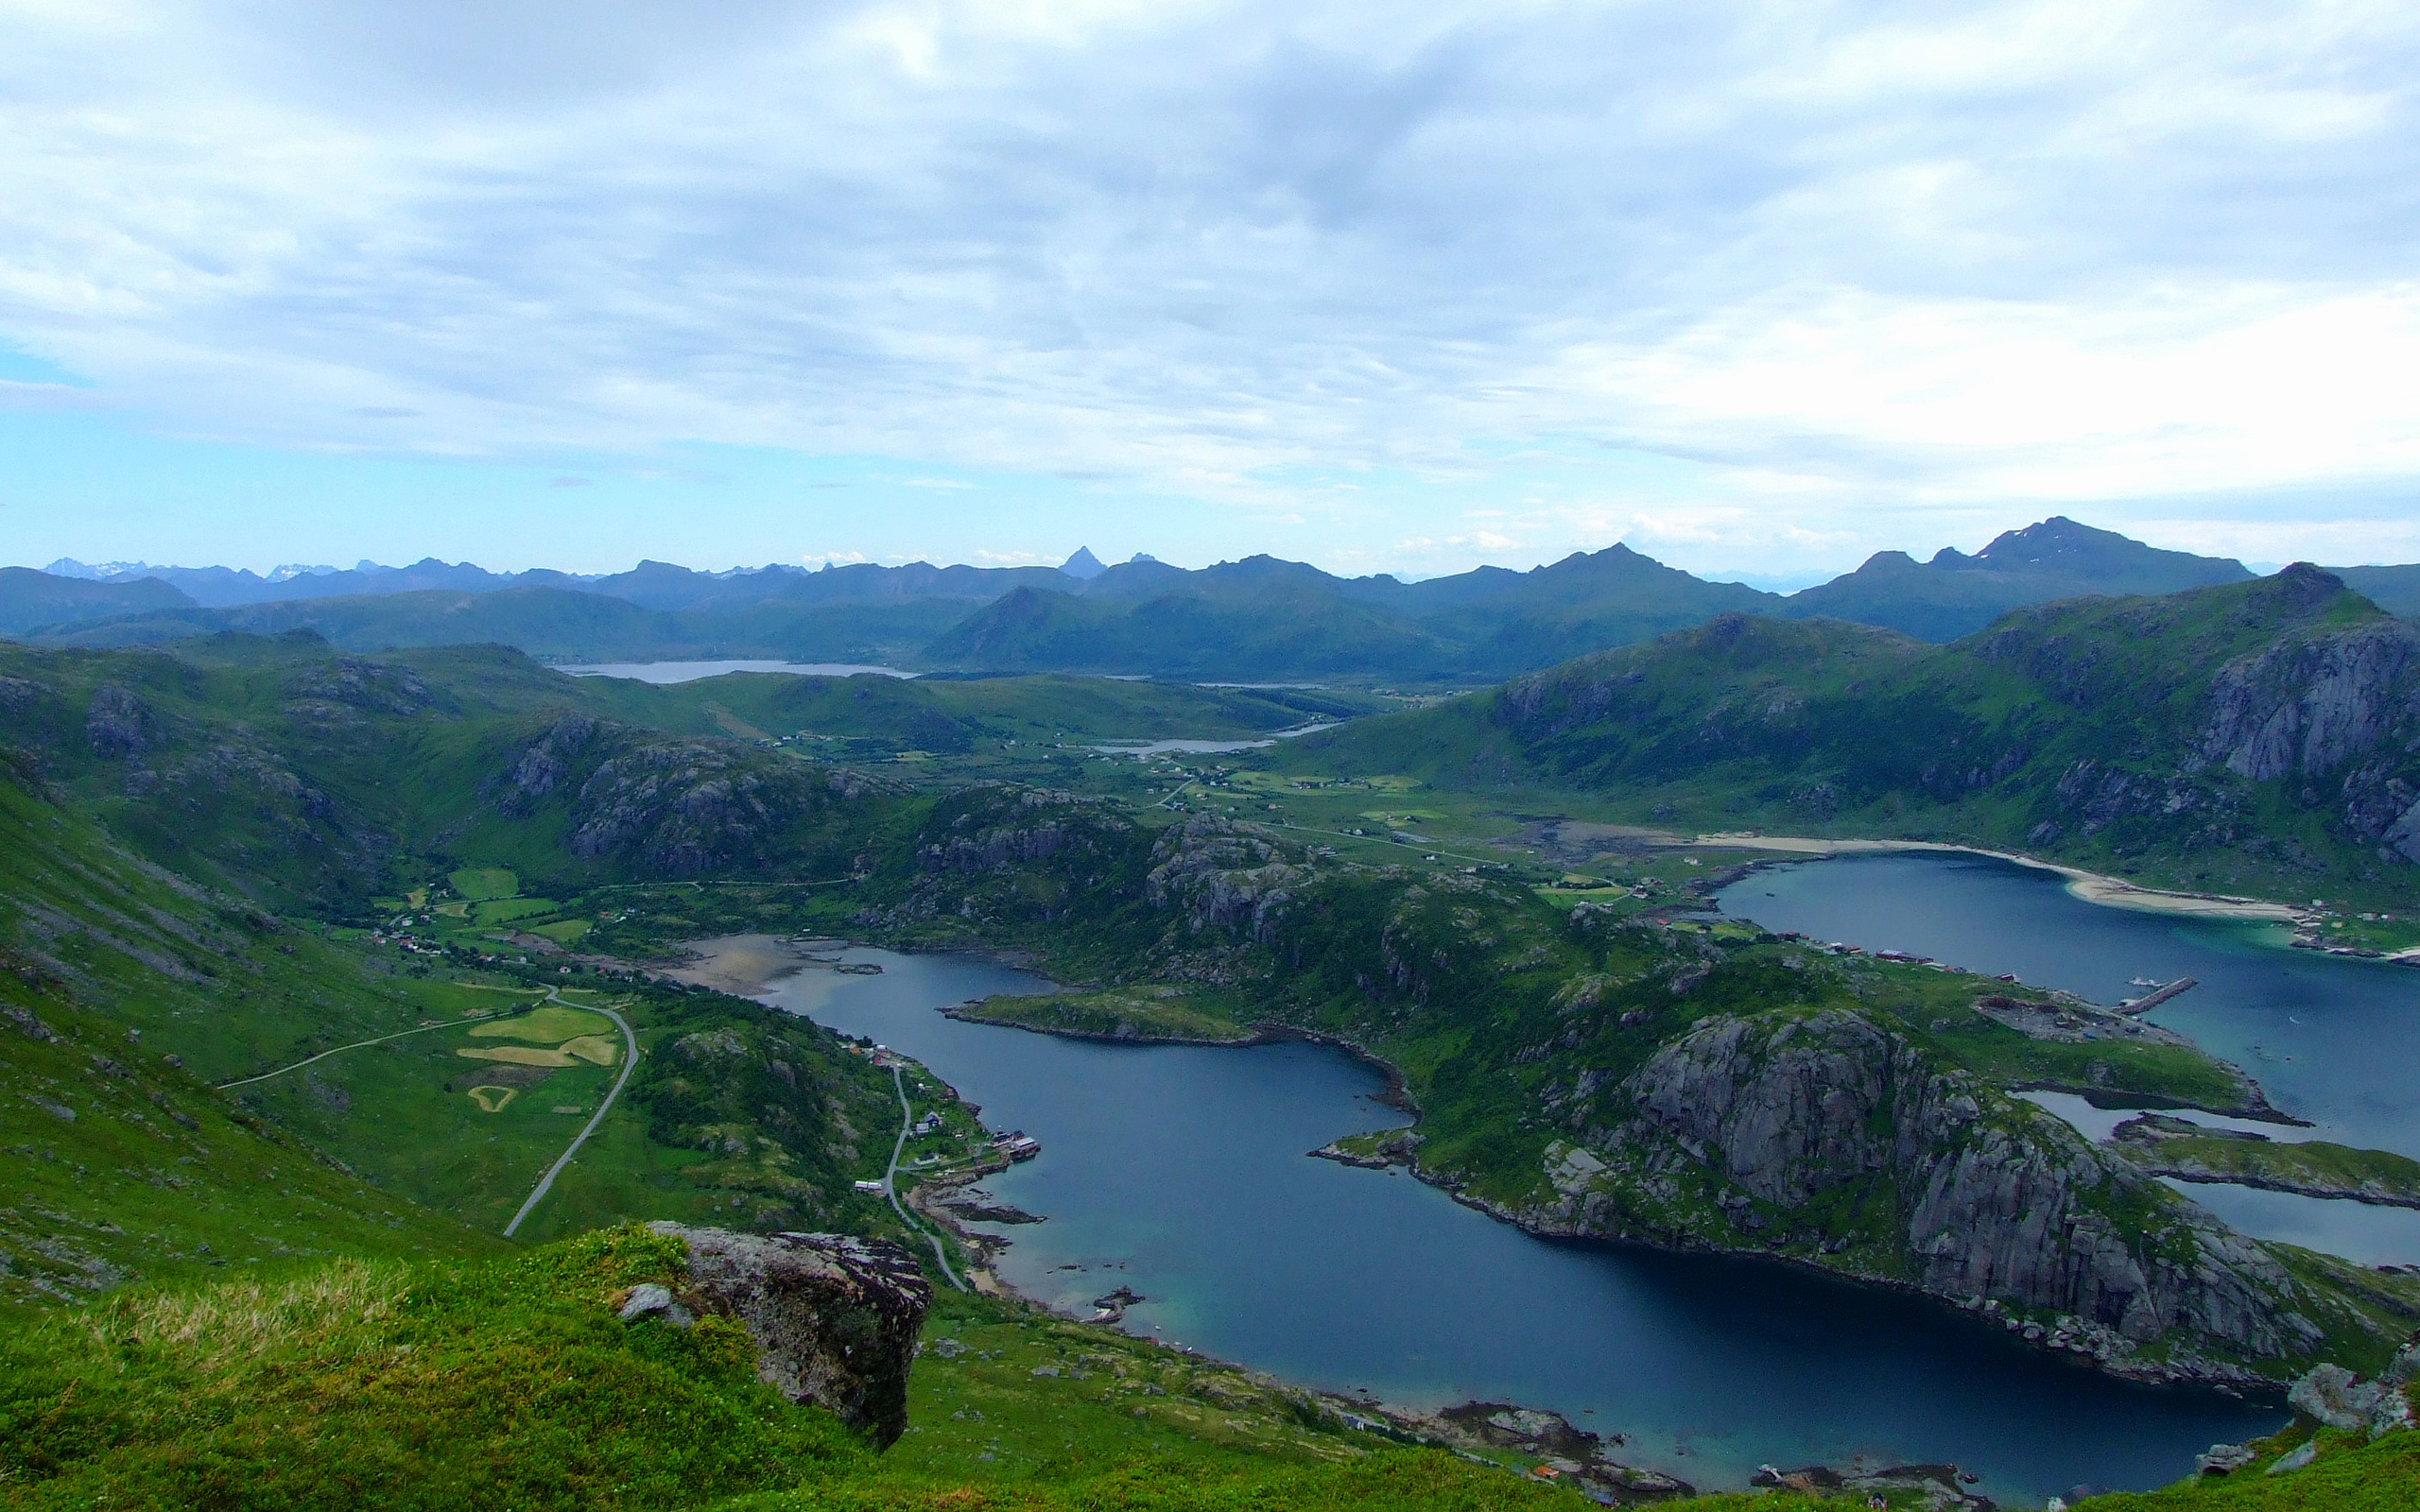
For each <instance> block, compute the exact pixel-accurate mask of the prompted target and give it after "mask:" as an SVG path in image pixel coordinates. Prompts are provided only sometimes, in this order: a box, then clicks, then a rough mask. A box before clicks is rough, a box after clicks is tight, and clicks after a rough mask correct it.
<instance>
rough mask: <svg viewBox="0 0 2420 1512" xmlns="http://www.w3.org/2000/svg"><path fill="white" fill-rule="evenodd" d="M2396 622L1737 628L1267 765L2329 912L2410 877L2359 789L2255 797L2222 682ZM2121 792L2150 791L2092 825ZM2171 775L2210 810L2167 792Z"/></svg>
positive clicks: (2207, 616)
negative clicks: (2011, 857) (2075, 868)
mask: <svg viewBox="0 0 2420 1512" xmlns="http://www.w3.org/2000/svg"><path fill="white" fill-rule="evenodd" d="M2384 621H2385V616H2384V615H2383V614H2382V613H2381V612H2380V611H2379V610H2377V608H2376V607H2375V606H2373V605H2371V604H2370V603H2369V602H2368V601H2367V600H2365V599H2363V598H2361V597H2360V596H2359V594H2356V593H2349V592H2342V591H2322V588H2321V587H2320V586H2319V585H2310V584H2307V583H2301V582H2292V581H2287V580H2285V579H2280V578H2264V579H2260V580H2258V581H2256V582H2252V583H2247V584H2242V585H2238V586H2234V587H2226V588H2217V589H2206V590H2201V591H2197V592H2194V593H2181V594H2176V595H2172V596H2169V597H2167V598H2159V599H2087V600H2081V601H2077V602H2072V603H2066V604H2054V605H2046V606H2042V607H2040V608H2037V609H2031V610H2020V611H2018V612H2016V613H2014V614H2011V615H2009V616H2006V617H2005V618H2003V619H2002V620H2000V621H1998V622H1997V623H1996V624H1995V625H1994V626H1993V627H1991V628H1989V629H1987V630H1985V631H1982V632H1979V633H1978V634H1976V635H1974V636H1971V637H1969V638H1967V639H1966V640H1963V641H1961V642H1959V643H1957V644H1953V645H1949V646H1943V647H1932V646H1926V645H1923V644H1918V643H1916V642H1913V641H1910V640H1908V639H1906V638H1904V637H1900V636H1896V635H1893V634H1891V633H1890V632H1887V631H1879V630H1872V629H1866V628H1863V627H1855V626H1849V625H1845V624H1840V623H1835V622H1827V621H1821V620H1817V621H1807V622H1803V623H1783V622H1773V621H1756V620H1737V619H1725V620H1721V621H1717V622H1715V623H1714V624H1712V625H1709V626H1707V627H1702V628H1700V629H1698V630H1692V631H1687V632H1684V633H1682V634H1679V635H1676V636H1672V637H1668V638H1667V639H1665V640H1664V641H1661V642H1658V643H1655V644H1652V645H1648V646H1638V647H1633V648H1629V649H1627V650H1623V651H1616V652H1611V653H1606V654H1604V655H1602V656H1599V657H1594V658H1587V659H1583V660H1582V661H1580V662H1572V663H1569V664H1567V665H1565V666H1563V667H1559V668H1555V669H1553V670H1551V671H1548V672H1546V673H1541V674H1538V675H1536V676H1535V677H1532V678H1530V679H1522V680H1521V681H1519V682H1516V683H1514V684H1512V685H1510V686H1508V688H1506V689H1504V690H1501V691H1498V692H1494V693H1486V694H1477V695H1471V696H1466V697H1463V698H1461V699H1457V700H1454V701H1453V702H1451V703H1449V704H1446V705H1443V706H1442V707H1440V708H1437V709H1434V710H1427V711H1419V712H1413V713H1400V714H1395V715H1392V716H1389V717H1386V718H1381V719H1371V720H1364V721H1360V722H1357V723H1356V724H1355V725H1353V726H1351V727H1350V728H1348V729H1346V730H1341V731H1339V732H1337V733H1335V734H1333V735H1323V736H1313V737H1308V738H1306V739H1305V740H1303V741H1300V742H1295V743H1291V744H1289V745H1288V746H1287V747H1283V748H1281V749H1280V750H1278V751H1276V752H1274V753H1271V755H1270V756H1269V757H1267V758H1266V760H1268V761H1269V762H1270V763H1271V764H1272V765H1277V766H1279V767H1280V768H1282V769H1285V770H1289V771H1299V772H1315V771H1316V772H1334V773H1342V774H1345V775H1348V776H1350V775H1365V776H1366V775H1370V774H1378V773H1397V774H1404V775H1408V776H1410V777H1414V778H1418V779H1421V780H1423V781H1426V782H1431V783H1435V784H1439V785H1442V786H1444V787H1447V788H1452V789H1459V790H1463V791H1467V792H1473V793H1488V794H1491V795H1492V796H1493V797H1494V798H1495V799H1496V800H1497V801H1499V802H1501V801H1506V800H1511V801H1515V802H1518V803H1520V804H1521V805H1523V806H1524V807H1530V808H1546V809H1552V808H1555V807H1558V806H1571V805H1573V804H1574V803H1575V802H1576V804H1577V805H1578V806H1577V807H1573V808H1572V811H1573V812H1585V813H1588V814H1589V815H1590V816H1592V817H1602V818H1610V819H1616V820H1619V821H1622V822H1628V823H1634V824H1642V825H1650V826H1654V827H1658V828H1664V829H1679V830H1684V831H1703V832H1714V831H1728V830H1763V831H1765V832H1768V833H1781V834H1810V835H1826V836H1840V837H1850V836H1887V837H1899V838H1910V839H1930V840H1943V841H1950V842H1955V843H1962V844H1970V845H1980V846H1986V847H1991V848H1996V849H2005V850H2028V851H2034V852H2036V853H2041V854H2046V855H2049V856H2052V857H2055V858H2058V859H2061V860H2066V861H2071V862H2074V863H2076V864H2078V865H2082V866H2085V867H2087V868H2094V869H2099V870H2107V871H2115V872H2118V873H2119V874H2123V875H2132V876H2138V877H2141V878H2143V879H2144V880H2147V881H2153V882H2158V883H2163V884H2168V885H2187V886H2192V887H2200V888H2207V889H2212V890H2219V891H2226V892H2238V893H2257V894H2263V895H2268V896H2279V897H2288V898H2296V899H2307V898H2308V897H2309V895H2310V893H2311V892H2312V890H2313V883H2314V881H2315V880H2317V879H2319V878H2325V879H2326V885H2327V886H2329V887H2330V888H2334V889H2341V890H2342V893H2343V894H2344V896H2345V897H2346V898H2347V899H2359V900H2365V901H2363V902H2359V903H2358V904H2357V906H2360V907H2370V906H2373V903H2372V902H2369V901H2367V900H2375V902H2376V904H2377V905H2378V906H2385V907H2388V908H2394V907H2396V906H2397V905H2399V904H2405V903H2407V902H2408V900H2409V896H2410V883H2409V878H2408V876H2407V875H2404V874H2402V873H2401V872H2400V871H2399V870H2392V869H2389V870H2382V869H2381V865H2380V862H2379V859H2378V857H2377V854H2376V849H2377V847H2376V842H2375V841H2370V840H2363V839H2361V838H2360V837H2359V836H2356V835H2352V834H2350V833H2347V832H2344V831H2343V830H2342V824H2341V821H2340V819H2339V817H2338V816H2337V814H2336V810H2337V809H2338V808H2341V807H2342V804H2341V803H2340V802H2339V801H2338V799H2337V797H2336V788H2337V787H2338V786H2340V785H2341V782H2339V781H2338V780H2337V778H2336V777H2334V776H2331V777H2329V778H2328V779H2326V780H2325V781H2323V782H2319V783H2317V784H2316V785H2315V786H2314V787H2313V788H2312V792H2311V794H2310V796H2308V797H2305V796H2304V794H2303V788H2304V786H2305V785H2306V784H2305V781H2304V780H2303V779H2301V778H2292V779H2288V780H2282V781H2278V782H2265V783H2252V782H2245V781H2242V780H2240V779H2238V778H2235V777H2234V776H2233V775H2232V774H2230V773H2228V772H2226V771H2225V770H2224V769H2223V768H2215V767H2211V766H2209V765H2208V764H2207V763H2206V761H2204V760H2202V759H2200V758H2199V757H2198V756H2197V753H2196V752H2195V751H2194V750H2193V748H2192V747H2193V745H2194V743H2195V742H2196V741H2197V740H2198V739H2199V738H2200V731H2201V728H2202V725H2203V723H2204V717H2205V716H2204V708H2205V699H2206V696H2207V690H2208V686H2209V679H2210V677H2211V675H2212V674H2214V673H2215V672H2216V671H2217V670H2218V669H2219V668H2220V667H2221V666H2222V665H2224V664H2225V663H2227V662H2230V661H2232V660H2234V659H2236V658H2238V657H2241V656H2244V655H2246V654H2248V653H2251V652H2254V651H2256V650H2260V649H2262V648H2264V647H2267V646H2270V645H2272V644H2298V643H2299V642H2301V641H2304V640H2308V639H2309V638H2312V637H2318V636H2325V635H2327V634H2329V633H2333V632H2338V631H2342V630H2345V629H2348V628H2358V627H2364V626H2369V625H2373V624H2378V623H2383V622H2384ZM2085 764H2089V765H2085ZM2079 771H2082V772H2083V773H2084V778H2081V779H2080V778H2077V777H2076V776H2075V775H2074V774H2076V773H2077V772H2079ZM2120 778H2122V779H2124V780H2125V781H2126V782H2130V783H2132V784H2133V791H2132V794H2131V796H2128V797H2126V798H2124V799H2123V800H2122V801H2118V800H2113V801H2112V803H2111V805H2110V812H2109V813H2107V814H2105V815H2102V816H2099V817H2094V816H2090V815H2089V814H2088V813H2087V805H2088V803H2089V802H2090V801H2091V800H2092V799H2094V797H2095V796H2096V795H2100V794H2105V792H2106V790H2107V784H2108V783H2109V782H2111V781H2113V780H2114V779H2120ZM2086 779H2088V780H2086ZM2063 782H2065V783H2066V789H2063V786H2062V784H2063ZM2079 782H2081V784H2082V785H2081V786H2078V785H2077V784H2078V783H2079ZM2173 783H2182V784H2183V785H2184V787H2186V788H2190V789H2191V790H2192V794H2191V797H2190V801H2188V802H2184V803H2171V802H2169V800H2168V799H2169V790H2170V787H2171V785H2172V784H2173ZM2146 795H2156V797H2146Z"/></svg>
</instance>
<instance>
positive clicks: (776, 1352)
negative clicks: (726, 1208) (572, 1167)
mask: <svg viewBox="0 0 2420 1512" xmlns="http://www.w3.org/2000/svg"><path fill="white" fill-rule="evenodd" d="M648 1227H649V1228H651V1229H654V1230H655V1231H656V1232H657V1233H660V1234H666V1235H670V1236H671V1237H673V1238H676V1239H679V1240H681V1241H682V1242H683V1243H684V1244H686V1245H687V1246H689V1284H688V1286H687V1287H686V1288H685V1289H684V1292H683V1296H682V1297H681V1298H680V1301H681V1302H683V1303H687V1304H688V1305H690V1306H692V1307H695V1308H696V1309H697V1310H699V1311H700V1312H704V1313H713V1314H725V1315H728V1316H731V1317H735V1318H737V1319H738V1320H739V1321H740V1322H741V1323H743V1324H745V1325H746V1326H747V1329H748V1332H749V1333H750V1335H751V1336H752V1337H753V1338H754V1339H755V1341H756V1351H757V1354H756V1373H757V1375H758V1376H759V1377H761V1378H762V1379H763V1380H765V1381H766V1382H767V1383H769V1384H771V1385H772V1386H774V1387H776V1388H777V1389H779V1390H780V1391H781V1393H782V1395H784V1396H786V1397H787V1398H789V1399H790V1400H792V1401H811V1402H814V1403H816V1404H817V1405H818V1406H821V1407H826V1408H829V1409H830V1410H831V1411H832V1412H833V1413H834V1414H836V1415H837V1416H838V1417H839V1418H840V1420H841V1421H843V1422H845V1423H847V1424H849V1425H850V1426H851V1427H853V1428H856V1429H858V1430H860V1431H862V1432H864V1433H865V1434H867V1435H870V1436H871V1437H872V1438H873V1440H874V1442H875V1443H877V1444H880V1445H884V1446H888V1445H889V1444H890V1442H891V1441H892V1440H894V1439H896V1438H897V1437H898V1436H899V1435H900V1434H901V1433H903V1432H905V1431H906V1429H907V1426H908V1366H909V1365H910V1364H911V1363H912V1362H913V1361H914V1359H915V1355H916V1335H917V1332H918V1331H920V1330H921V1329H922V1328H923V1327H924V1322H925V1305H926V1304H927V1303H929V1302H930V1301H931V1300H932V1288H931V1286H930V1285H929V1284H927V1283H926V1281H925V1278H924V1275H923V1273H922V1272H920V1271H919V1270H918V1269H917V1267H916V1262H915V1260H914V1258H913V1257H912V1256H910V1255H909V1254H908V1252H907V1251H906V1250H904V1249H902V1248H900V1247H899V1246H897V1245H893V1244H890V1243H888V1242H886V1241H883V1240H872V1239H857V1238H853V1237H851V1236H849V1235H845V1234H799V1233H782V1234H771V1235H759V1234H741V1233H733V1232H730V1231H729V1230H726V1229H690V1228H686V1227H684V1226H683V1225H681V1224H676V1223H658V1224H650V1225H649V1226H648ZM636 1297H637V1293H636V1292H635V1291H633V1293H632V1298H633V1300H635V1299H636ZM672 1301H673V1299H672V1298H670V1297H667V1298H666V1302H667V1303H671V1302H672Z"/></svg>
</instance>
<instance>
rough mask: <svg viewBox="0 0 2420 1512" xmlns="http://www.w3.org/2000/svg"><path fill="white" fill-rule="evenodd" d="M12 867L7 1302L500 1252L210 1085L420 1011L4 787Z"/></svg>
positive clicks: (1, 976) (2, 1142) (5, 987)
mask: <svg viewBox="0 0 2420 1512" xmlns="http://www.w3.org/2000/svg"><path fill="white" fill-rule="evenodd" d="M0 852H5V853H6V854H7V855H8V856H9V870H10V883H11V885H10V888H9V892H8V894H7V896H5V897H0V956H5V958H6V964H7V966H8V968H9V969H8V970H7V971H5V972H0V1011H5V1014H6V1017H5V1018H0V1065H5V1067H6V1069H7V1072H8V1074H9V1084H10V1086H11V1087H12V1089H13V1091H12V1093H11V1095H9V1096H7V1097H5V1098H0V1149H4V1150H5V1151H6V1153H7V1158H6V1159H5V1160H0V1250H6V1251H7V1252H8V1253H9V1260H8V1261H7V1263H5V1264H0V1299H5V1300H6V1301H7V1302H8V1303H9V1304H10V1305H12V1306H24V1305H28V1304H46V1303H50V1302H55V1301H56V1300H58V1299H59V1298H60V1297H63V1296H80V1295H87V1294H89V1293H90V1292H91V1291H92V1290H94V1289H95V1288H96V1287H97V1286H99V1285H104V1284H119V1283H123V1282H125V1281H129V1280H138V1279H143V1280H154V1279H170V1278H179V1277H185V1278H191V1277H197V1276H204V1275H209V1274H212V1273H213V1272H215V1271H216V1270H218V1269H220V1268H221V1267H225V1266H231V1265H232V1266H249V1265H255V1264H275V1263H280V1262H282V1260H283V1259H284V1258H285V1257H289V1256H300V1255H313V1254H332V1253H333V1254H356V1255H408V1254H441V1253H452V1252H459V1251H464V1250H470V1251H476V1250H478V1249H480V1248H482V1247H492V1246H493V1241H492V1240H490V1239H488V1238H486V1237H485V1236H483V1235H481V1234H479V1233H478V1232H476V1231H475V1230H474V1229H468V1228H465V1227H463V1226H461V1225H459V1224H458V1223H456V1222H454V1221H452V1220H449V1219H447V1218H445V1217H443V1216H441V1215H440V1214H438V1213H434V1212H430V1211H424V1210H421V1209H418V1208H415V1207H414V1206H413V1205H412V1204H411V1203H410V1202H409V1201H407V1200H406V1199H404V1198H402V1197H400V1196H398V1195H396V1194H389V1193H385V1192H380V1191H377V1190H374V1189H372V1188H368V1187H365V1186H363V1185H362V1184H361V1183H360V1182H358V1181H357V1180H354V1179H353V1178H352V1177H349V1176H347V1175H346V1174H345V1173H343V1172H342V1171H340V1170H338V1169H337V1168H336V1167H334V1166H332V1165H331V1164H329V1163H328V1162H327V1160H325V1158H324V1157H322V1156H320V1154H319V1153H318V1152H317V1151H316V1150H315V1149H314V1148H313V1147H311V1146H310V1145H308V1144H306V1143H302V1142H300V1141H298V1140H296V1139H295V1138H294V1137H293V1136H292V1135H291V1134H289V1133H287V1132H285V1131H284V1130H281V1129H279V1128H278V1127H276V1126H275V1125H273V1124H268V1123H265V1122H263V1121H262V1120H261V1119H259V1118H258V1117H256V1116H255V1115H254V1114H252V1113H251V1111H249V1110H248V1109H246V1108H244V1107H243V1106H242V1105H241V1104H240V1103H237V1102H234V1101H233V1100H231V1099H229V1098H227V1097H226V1096H225V1095H224V1094H221V1093H219V1092H217V1091H214V1090H213V1088H212V1087H211V1085H210V1083H211V1081H212V1080H213V1079H216V1077H218V1076H222V1075H224V1074H231V1073H232V1072H233V1071H235V1070H241V1069H245V1068H248V1067H250V1066H251V1065H253V1064H255V1063H257V1061H258V1059H259V1058H261V1057H265V1056H268V1055H290V1054H292V1053H293V1051H294V1050H295V1049H296V1048H297V1047H298V1046H307V1045H309V1044H311V1043H314V1042H315V1037H317V1036H320V1035H331V1036H333V1035H337V1034H342V1035H346V1036H351V1037H358V1036H359V1035H360V1034H362V1033H363V1032H365V1031H366V1032H370V1033H376V1032H384V1031H387V1030H389V1029H391V1028H398V1027H409V1026H410V1025H411V1024H412V1023H413V1022H416V1021H417V1018H418V1015H419V1014H420V1013H421V1012H422V1011H424V1007H425V1005H424V1003H423V1000H422V999H420V998H418V997H416V996H415V995H414V994H413V993H412V992H410V991H405V990H393V989H390V988H389V987H388V985H387V984H386V983H384V982H383V981H382V980H380V979H378V978H375V977H365V976H363V975H361V974H359V973H358V972H357V971H354V969H353V968H354V963H353V962H351V961H349V960H346V959H345V958H344V957H343V956H342V954H341V953H338V952H334V951H331V950H329V949H328V948H327V947H324V946H322V945H321V944H320V942H318V941H315V940H312V939H311V938H309V937H308V936H301V935H298V934H296V933H294V932H292V931H289V930H286V929H285V928H283V927H282V926H280V925H279V924H278V923H277V922H276V921H275V920H274V919H269V918H268V917H267V916H264V915H261V914H259V913H257V912H255V911H253V910H251V909H250V908H249V907H247V906H245V905H243V904H241V903H239V902H233V901H231V900H219V899H212V898H209V897H207V896H204V895H199V894H198V893H197V892H196V890H195V889H193V888H191V887H190V886H189V885H184V884H182V883H181V882H179V881H178V880H177V879H174V878H172V877H169V876H167V875H166V874H164V873H162V872H160V871H158V870H156V869H155V868H150V867H147V866H146V865H145V864H143V863H142V862H140V861H138V860H136V859H135V858H133V857H131V856H130V855H128V854H127V853H126V852H125V851H123V850H121V849H119V848H117V847H115V846H113V845H112V844H110V843H109V841H108V839H107V837H106V836H104V835H102V834H101V833H98V832H97V831H95V829H94V828H93V827H92V826H91V825H89V824H88V823H85V822H83V821H81V820H80V819H78V817H77V816H74V815H72V814H70V813H67V812H63V811H61V810H60V809H58V808H56V807H54V806H52V805H50V804H47V803H45V802H43V801H42V800H41V799H37V798H35V797H34V796H33V795H32V794H31V793H30V792H28V791H27V790H26V788H24V787H22V786H20V785H18V784H16V783H14V782H9V781H6V780H0ZM287 951H291V952H292V953H293V954H290V955H289V954H285V953H286V952H287ZM412 985H413V986H414V987H419V986H421V985H422V984H412ZM305 1053H307V1050H306V1051H305ZM69 1114H72V1115H73V1117H69V1116H66V1115H69Z"/></svg>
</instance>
